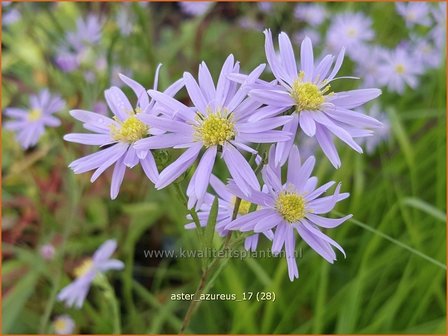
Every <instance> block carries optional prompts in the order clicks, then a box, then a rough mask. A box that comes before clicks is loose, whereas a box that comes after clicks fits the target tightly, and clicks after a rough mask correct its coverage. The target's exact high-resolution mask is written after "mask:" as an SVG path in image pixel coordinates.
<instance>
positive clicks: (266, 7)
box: [257, 1, 274, 13]
mask: <svg viewBox="0 0 448 336" xmlns="http://www.w3.org/2000/svg"><path fill="white" fill-rule="evenodd" d="M273 5H274V4H273V3H272V2H268V1H263V2H258V3H257V6H258V9H259V10H260V11H262V12H263V13H269V12H270V11H271V10H272V8H273V7H274V6H273Z"/></svg>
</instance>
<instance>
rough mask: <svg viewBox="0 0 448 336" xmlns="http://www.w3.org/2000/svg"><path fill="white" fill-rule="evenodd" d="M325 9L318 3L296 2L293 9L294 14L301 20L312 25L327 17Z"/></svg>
mask: <svg viewBox="0 0 448 336" xmlns="http://www.w3.org/2000/svg"><path fill="white" fill-rule="evenodd" d="M327 15H328V13H327V11H326V9H325V7H324V6H322V5H320V4H313V3H308V4H301V3H300V4H297V5H296V7H295V9H294V16H295V17H296V18H297V19H299V20H302V21H305V22H306V23H308V24H309V25H310V26H312V27H316V26H319V25H321V24H322V23H323V22H324V21H325V19H326V18H327Z"/></svg>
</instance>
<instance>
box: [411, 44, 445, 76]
mask: <svg viewBox="0 0 448 336" xmlns="http://www.w3.org/2000/svg"><path fill="white" fill-rule="evenodd" d="M411 45H412V50H414V51H415V56H416V60H417V61H418V62H419V63H420V64H421V67H422V71H424V70H426V69H434V68H438V67H439V66H440V65H441V64H442V60H443V54H442V51H441V50H438V48H437V46H436V45H434V43H433V42H432V41H431V40H430V39H428V38H421V37H414V38H413V39H412V43H411Z"/></svg>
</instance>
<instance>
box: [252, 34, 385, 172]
mask: <svg viewBox="0 0 448 336" xmlns="http://www.w3.org/2000/svg"><path fill="white" fill-rule="evenodd" d="M265 36H266V43H265V49H266V57H267V59H268V62H269V65H270V67H271V69H272V72H273V74H274V76H275V78H276V79H277V81H278V82H279V83H280V85H275V86H273V85H266V84H259V85H255V86H252V87H253V89H251V90H250V91H249V96H251V97H253V98H254V99H256V100H258V101H259V102H261V103H263V104H266V105H268V106H272V107H275V108H278V111H280V112H284V111H287V110H289V109H293V112H292V120H291V121H289V122H288V123H287V124H286V125H285V126H284V127H283V130H284V131H286V132H291V133H293V134H294V135H295V134H296V132H297V128H298V127H300V128H301V129H302V130H303V132H304V133H305V134H306V135H308V136H310V137H314V136H315V137H316V139H317V141H318V143H319V145H320V147H321V148H322V150H323V152H324V153H325V155H326V156H327V157H328V159H329V160H330V161H331V163H332V164H333V165H334V166H335V167H336V168H338V167H340V165H341V161H340V158H339V155H338V153H337V150H336V147H335V145H334V143H333V141H332V137H333V136H336V137H337V138H339V139H341V140H342V141H343V142H345V143H346V144H347V145H349V146H350V147H351V148H353V149H354V150H356V151H357V152H359V153H362V149H361V147H360V146H359V145H358V144H357V143H356V142H355V141H354V140H353V138H356V137H364V136H368V135H370V134H371V131H369V130H366V128H376V127H379V126H381V123H379V122H378V121H377V120H375V119H373V118H371V117H368V116H365V115H363V114H361V113H358V112H355V111H353V110H352V109H354V108H356V107H359V106H361V105H363V104H364V103H366V102H368V101H370V100H372V99H374V98H376V97H378V96H379V95H380V94H381V91H380V90H378V89H359V90H351V91H343V92H337V93H335V92H330V90H331V89H330V83H331V82H332V81H333V80H335V79H337V78H336V74H337V73H338V71H339V69H340V67H341V65H342V61H343V58H344V49H343V50H342V51H341V52H340V53H339V55H338V57H337V58H336V62H335V64H334V66H333V68H332V65H333V62H334V57H333V56H332V55H327V56H325V57H324V58H323V59H322V61H320V62H319V64H317V65H315V64H314V56H313V47H312V44H311V40H310V39H309V38H306V39H305V40H304V41H303V42H302V46H301V60H300V61H301V62H300V68H301V69H300V71H299V70H298V69H297V65H296V61H295V56H294V51H293V49H292V45H291V42H290V40H289V38H288V36H287V35H286V34H285V33H281V34H280V35H279V44H280V54H279V55H277V53H276V52H275V50H274V46H273V42H272V36H271V32H270V31H269V30H266V31H265ZM293 142H294V137H293V138H292V139H291V140H290V141H288V142H281V143H279V144H278V145H277V146H276V155H275V163H276V164H277V165H278V164H280V165H283V164H284V162H285V161H286V159H287V157H288V154H289V151H290V148H291V146H292V144H293Z"/></svg>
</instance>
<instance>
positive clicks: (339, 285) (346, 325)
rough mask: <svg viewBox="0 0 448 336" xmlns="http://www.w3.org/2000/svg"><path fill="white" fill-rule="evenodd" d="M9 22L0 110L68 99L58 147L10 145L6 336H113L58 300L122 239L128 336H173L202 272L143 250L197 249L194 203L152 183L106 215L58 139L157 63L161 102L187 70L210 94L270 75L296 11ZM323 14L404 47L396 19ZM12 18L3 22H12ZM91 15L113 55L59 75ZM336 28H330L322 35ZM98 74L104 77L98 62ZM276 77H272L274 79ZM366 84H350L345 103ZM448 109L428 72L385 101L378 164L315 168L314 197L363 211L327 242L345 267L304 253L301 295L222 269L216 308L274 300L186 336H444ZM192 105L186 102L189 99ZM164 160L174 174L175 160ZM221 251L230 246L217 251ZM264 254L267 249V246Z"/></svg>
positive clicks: (390, 8) (50, 16) (378, 7)
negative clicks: (342, 195) (43, 94)
mask: <svg viewBox="0 0 448 336" xmlns="http://www.w3.org/2000/svg"><path fill="white" fill-rule="evenodd" d="M11 6H12V7H13V9H14V10H18V11H19V12H20V15H21V18H20V20H19V21H18V22H15V23H13V24H10V25H8V26H5V25H4V26H3V27H2V28H3V35H2V49H3V52H2V76H3V80H2V109H3V108H5V107H6V106H26V104H27V99H28V96H29V95H30V94H33V93H35V92H38V91H39V90H41V89H42V88H49V89H50V91H52V92H55V93H59V94H60V95H61V96H62V97H63V98H64V99H65V100H66V101H67V109H66V110H64V111H61V112H60V113H58V117H59V118H61V119H62V126H60V127H58V128H56V129H49V130H47V132H46V134H45V135H44V137H43V138H42V139H41V140H40V142H39V144H38V146H36V147H34V148H32V149H29V150H27V151H24V150H22V149H21V148H20V146H19V145H18V143H17V142H16V141H15V138H14V136H13V134H12V133H10V132H7V131H4V132H2V176H3V185H2V198H3V203H2V205H3V207H2V236H3V262H2V277H3V281H2V284H3V287H2V292H3V305H2V309H3V318H2V324H3V333H39V332H40V333H48V332H50V333H51V332H53V330H52V326H51V321H52V320H53V319H54V318H55V316H57V315H58V314H69V315H70V316H71V317H72V318H73V319H74V321H75V324H76V329H75V332H80V333H97V334H99V333H111V332H112V330H113V329H112V328H113V323H112V322H113V321H111V315H110V310H109V307H108V305H107V303H105V302H104V300H102V299H101V293H100V292H99V291H98V290H96V289H95V288H93V289H92V290H91V292H90V294H89V296H88V300H87V302H86V303H85V305H84V307H83V308H82V309H81V310H75V309H66V308H65V307H64V306H63V305H62V304H61V303H58V302H56V301H55V296H56V294H57V293H58V291H59V290H60V289H61V288H62V287H63V286H64V285H65V284H66V283H68V282H69V281H70V279H71V275H72V271H73V268H74V267H75V265H77V264H78V263H79V262H80V260H82V258H83V257H85V256H88V255H90V254H91V253H92V252H93V251H94V250H95V249H96V248H97V247H98V246H99V245H100V244H101V243H102V242H103V241H105V240H106V239H110V238H115V239H117V241H118V246H119V247H118V251H117V253H116V255H117V258H118V259H121V260H123V261H124V262H125V264H126V268H125V269H124V271H122V272H111V274H108V277H109V278H110V279H111V281H112V283H113V285H114V289H115V291H116V295H117V297H118V298H119V302H120V311H121V324H122V332H123V333H176V332H177V331H178V329H179V327H180V324H181V322H182V318H183V315H184V314H185V311H186V308H187V306H188V302H183V301H172V300H170V296H171V294H172V293H193V292H194V290H195V289H196V286H197V283H198V281H199V276H200V272H201V269H200V268H201V263H200V261H199V260H197V259H196V260H195V259H175V260H174V259H156V258H154V259H150V258H145V257H144V254H143V251H144V250H145V249H168V250H169V249H175V248H180V247H181V248H183V249H197V248H198V242H197V239H196V235H195V233H194V232H192V231H187V230H185V229H184V227H183V225H184V224H185V223H186V220H185V215H186V210H185V207H184V204H183V203H182V202H181V200H179V199H178V197H177V194H176V193H175V191H174V189H171V188H167V189H165V190H163V191H157V192H156V191H155V190H154V188H153V186H152V185H151V183H150V182H149V181H148V180H147V179H146V177H145V176H144V174H143V173H142V171H140V168H135V169H133V170H132V171H129V170H128V171H127V173H126V177H125V182H124V184H123V186H122V189H121V192H120V195H119V197H118V199H117V200H115V201H111V200H110V199H109V181H110V175H111V172H108V174H106V175H105V176H102V177H101V178H100V179H99V180H98V181H96V182H95V183H94V184H90V182H89V179H90V174H81V175H74V174H73V173H72V172H71V171H70V170H69V169H68V168H67V165H68V163H69V162H71V161H72V160H73V159H75V158H77V157H80V156H82V155H84V154H85V153H86V152H87V150H86V147H85V146H80V145H74V144H69V143H64V142H63V140H62V136H63V135H64V134H66V133H69V132H70V131H72V130H78V131H79V130H81V125H80V123H76V122H74V120H73V119H72V118H71V117H70V116H69V114H68V110H69V109H72V108H82V109H86V110H92V109H94V108H95V105H96V104H97V103H98V102H104V98H103V91H104V90H105V89H106V88H108V87H109V86H111V85H112V84H111V83H114V81H115V82H117V76H116V74H117V71H122V72H123V73H125V74H129V75H130V76H131V77H132V78H134V79H135V80H137V81H138V82H140V83H142V84H143V85H144V86H145V87H146V88H150V87H152V85H153V78H154V72H155V68H156V66H157V64H158V63H163V67H162V69H161V72H160V81H159V87H160V88H162V89H164V88H166V87H167V86H168V85H169V84H170V83H172V82H173V81H174V80H176V79H178V78H180V77H181V76H182V73H183V72H184V71H190V72H192V73H193V74H196V73H197V66H198V64H199V63H200V61H202V60H204V61H206V62H207V64H208V67H209V69H210V70H211V72H212V74H213V75H214V76H215V78H216V76H217V75H218V71H219V69H220V68H221V66H222V63H223V61H224V60H225V58H226V57H227V55H228V54H229V53H233V54H234V55H235V57H236V58H237V59H238V60H239V61H240V62H241V66H242V69H243V71H245V72H247V71H250V70H251V69H253V68H254V67H255V66H257V65H258V64H259V63H264V62H265V55H264V37H263V34H262V33H261V31H262V29H263V28H264V27H270V28H271V29H272V30H273V31H274V32H279V31H285V32H287V33H288V34H290V36H291V35H292V34H293V33H295V32H297V31H300V30H301V29H303V28H304V27H305V24H304V23H303V22H301V21H300V20H297V19H295V18H294V16H293V12H294V10H293V9H294V6H295V4H293V3H277V4H275V5H274V6H273V7H272V9H271V10H269V11H268V12H263V11H262V10H260V7H258V6H257V3H216V4H214V5H213V6H212V7H211V8H209V10H208V11H207V12H206V13H205V14H203V15H199V16H194V15H188V14H184V13H183V12H182V11H181V8H180V6H179V4H177V3H151V4H144V3H143V4H142V3H127V4H120V3H114V4H112V3H65V2H64V3H26V4H25V3H14V4H12V5H11ZM325 6H326V7H327V9H328V10H329V11H330V13H336V12H340V11H346V10H356V11H363V12H364V13H366V14H368V15H369V16H370V17H371V18H372V20H373V27H374V30H375V33H376V38H375V41H376V42H378V43H381V44H382V45H384V46H394V45H396V44H397V43H398V42H400V41H401V40H402V39H404V38H406V36H407V30H406V26H405V24H404V22H403V21H402V19H401V18H400V17H399V16H398V15H397V14H396V12H395V6H394V4H391V3H328V4H325ZM9 10H11V8H6V7H4V8H3V12H4V13H3V14H4V15H5V13H7V11H9ZM124 11H125V12H126V14H127V15H128V17H127V20H125V22H129V23H130V24H131V29H130V32H129V34H125V33H123V29H122V27H120V26H119V24H118V22H119V20H118V18H117V16H118V15H121V14H120V13H123V12H124ZM87 14H94V15H97V16H99V17H100V18H101V20H102V22H103V31H102V37H101V40H100V42H99V43H98V45H97V46H95V49H92V52H91V53H90V54H89V55H87V56H86V57H87V60H86V62H85V64H84V65H82V66H81V67H80V68H79V69H78V70H77V71H75V72H71V73H64V72H62V71H60V70H59V69H58V67H57V66H56V64H55V62H54V55H55V53H56V52H57V51H56V50H57V46H58V45H61V44H62V43H63V42H64V39H65V34H66V32H68V31H71V30H73V29H74V28H75V24H76V20H77V18H79V17H85V16H86V15H87ZM242 19H248V20H249V22H252V23H253V25H252V27H247V25H244V24H242V23H241V22H242V21H241V20H242ZM327 28H328V25H326V24H324V25H323V26H321V27H320V28H319V33H320V34H324V33H325V31H326V29H327ZM296 46H297V45H296ZM316 48H317V52H315V53H316V54H317V53H318V51H322V50H323V49H324V47H323V44H316ZM100 58H102V59H103V60H105V66H103V67H100V66H99V65H98V63H97V62H96V61H98V59H100ZM443 63H445V61H443ZM353 66H354V65H353V63H352V62H351V61H350V60H348V59H347V60H346V62H345V64H344V67H343V69H342V70H341V72H340V73H341V74H342V75H350V74H351V71H352V69H353ZM264 76H265V77H266V78H267V79H268V78H271V77H270V74H269V73H266V74H265V75H264ZM357 85H358V84H357V83H356V82H355V83H353V82H351V81H349V82H348V84H345V83H342V81H341V83H338V82H336V83H335V87H334V88H335V90H340V89H347V88H352V87H355V86H357ZM124 90H125V91H126V92H127V93H130V92H129V90H127V89H125V88H124ZM445 92H446V79H445V65H443V67H442V68H438V69H435V70H432V71H429V72H427V73H426V74H425V75H424V76H423V77H422V78H421V84H420V85H419V86H418V88H417V89H407V90H406V91H405V93H404V94H400V95H398V94H392V93H388V92H385V93H384V94H383V96H382V97H381V98H380V99H381V100H380V101H381V105H382V107H383V108H384V110H385V111H386V112H387V115H388V117H389V119H390V125H391V135H390V137H389V138H388V139H387V141H386V142H384V143H383V144H381V145H380V146H379V148H378V149H377V150H376V151H375V152H374V153H372V154H371V155H366V154H364V155H359V154H357V153H355V152H353V151H351V150H349V149H347V148H345V147H344V146H340V149H339V150H340V153H341V159H342V162H343V165H342V168H341V169H339V170H334V169H333V167H332V166H331V165H330V163H329V162H328V160H327V159H326V158H324V157H323V156H322V154H321V152H320V151H319V150H318V151H317V152H316V155H317V157H318V161H317V162H318V165H317V171H315V173H316V176H318V177H319V181H321V182H322V181H327V180H335V181H341V182H342V185H343V190H344V191H348V192H350V194H351V196H350V198H349V199H348V200H346V201H344V202H341V205H340V206H339V207H338V208H337V211H336V212H335V213H334V214H335V215H338V213H339V214H346V213H352V214H354V217H353V220H350V221H348V222H347V223H345V224H344V225H343V226H341V227H340V228H339V229H338V230H333V231H331V232H330V235H331V236H332V238H334V239H335V240H336V241H338V242H340V243H341V245H342V246H343V247H344V249H345V250H346V253H347V258H346V259H344V258H343V257H341V258H340V259H339V260H338V261H337V262H336V264H335V265H330V264H328V263H327V262H326V261H325V260H323V259H322V258H320V257H319V256H318V255H317V254H316V253H314V252H313V251H311V249H310V248H308V247H307V246H305V245H304V244H303V243H300V245H299V248H303V256H302V258H301V259H299V260H298V264H299V271H300V279H299V280H297V281H294V282H290V281H289V279H288V276H287V271H286V261H285V260H284V259H281V258H269V259H260V258H258V259H253V258H246V259H244V260H238V259H231V260H228V261H227V262H226V263H225V267H224V269H223V271H222V273H221V274H220V275H219V276H218V277H217V278H216V279H214V281H213V282H212V284H211V287H210V291H211V292H212V293H236V294H237V295H241V294H242V292H247V291H253V292H257V291H270V292H275V293H276V301H275V302H256V301H242V302H233V301H216V302H202V304H201V305H200V307H199V309H198V311H197V313H196V314H195V316H194V317H193V319H192V323H191V325H190V327H189V330H188V331H189V332H196V333H240V334H241V333H345V334H348V333H370V334H379V333H445V330H446V329H445V327H446V326H445V314H446V304H445V302H446V292H445V281H446V278H445V274H446V273H445V272H446V266H445V259H446V255H445V251H446V221H445V212H446V206H445V204H446V187H445V186H446V173H445V172H446V166H445V162H446V116H445V110H446V106H445V101H446V93H445ZM180 96H181V97H184V98H185V99H186V94H185V92H184V91H182V93H181V94H180ZM299 146H300V143H299ZM169 155H171V159H172V156H173V155H177V154H176V153H170V154H169ZM223 171H224V170H223ZM190 173H191V172H190ZM217 173H218V174H220V175H221V177H223V178H225V177H226V176H225V174H224V173H223V172H219V170H218V172H217ZM181 183H182V182H181ZM184 185H185V183H183V186H184ZM47 243H51V244H52V245H53V246H55V249H56V256H55V258H54V259H52V260H51V261H49V260H45V259H44V258H43V257H42V255H41V253H39V249H40V247H41V246H42V245H44V244H47ZM214 243H215V244H216V246H219V244H220V239H219V237H215V242H214ZM263 248H266V249H267V248H268V244H266V242H265V245H263Z"/></svg>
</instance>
